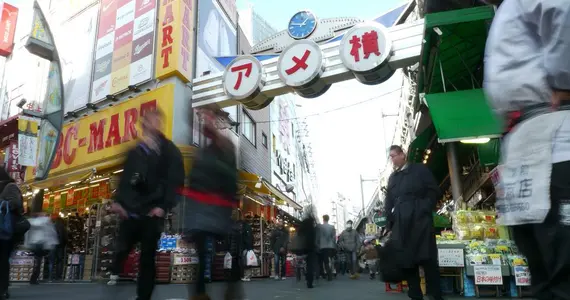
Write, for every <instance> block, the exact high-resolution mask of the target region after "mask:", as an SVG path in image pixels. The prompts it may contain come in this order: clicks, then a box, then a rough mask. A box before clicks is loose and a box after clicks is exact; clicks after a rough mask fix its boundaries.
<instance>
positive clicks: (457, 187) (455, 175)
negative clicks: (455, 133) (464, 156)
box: [445, 143, 463, 200]
mask: <svg viewBox="0 0 570 300" xmlns="http://www.w3.org/2000/svg"><path fill="white" fill-rule="evenodd" d="M445 146H446V150H447V164H448V168H449V181H450V183H451V195H452V196H453V199H454V200H457V199H459V198H460V197H461V195H462V194H463V187H462V186H461V177H460V176H461V170H460V169H459V161H458V160H457V148H456V143H448V144H446V145H445Z"/></svg>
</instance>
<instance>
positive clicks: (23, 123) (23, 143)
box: [18, 116, 39, 167]
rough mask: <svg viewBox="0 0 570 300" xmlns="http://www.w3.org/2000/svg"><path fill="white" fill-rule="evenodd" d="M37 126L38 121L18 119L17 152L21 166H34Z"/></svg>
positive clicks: (21, 117)
mask: <svg viewBox="0 0 570 300" xmlns="http://www.w3.org/2000/svg"><path fill="white" fill-rule="evenodd" d="M38 125H39V120H38V119H35V118H30V117H25V116H20V117H18V150H19V163H20V165H21V166H32V167H35V166H36V160H37V153H38Z"/></svg>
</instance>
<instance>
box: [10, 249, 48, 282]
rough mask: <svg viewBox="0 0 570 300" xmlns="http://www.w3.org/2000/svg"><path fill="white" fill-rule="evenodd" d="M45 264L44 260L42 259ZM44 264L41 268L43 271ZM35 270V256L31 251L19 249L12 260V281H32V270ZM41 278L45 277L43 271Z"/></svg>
mask: <svg viewBox="0 0 570 300" xmlns="http://www.w3.org/2000/svg"><path fill="white" fill-rule="evenodd" d="M42 264H43V260H42ZM43 269H44V268H43V266H42V267H41V269H40V270H42V271H43ZM33 270H34V257H33V256H31V253H28V252H25V251H17V253H15V254H14V256H12V258H11V260H10V281H26V282H29V281H30V277H31V276H32V272H33ZM40 278H44V276H43V272H41V273H40Z"/></svg>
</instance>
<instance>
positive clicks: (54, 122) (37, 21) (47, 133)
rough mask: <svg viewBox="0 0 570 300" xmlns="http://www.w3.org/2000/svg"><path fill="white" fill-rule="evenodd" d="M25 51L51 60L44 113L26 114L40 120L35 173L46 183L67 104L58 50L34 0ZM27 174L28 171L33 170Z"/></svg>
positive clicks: (26, 112)
mask: <svg viewBox="0 0 570 300" xmlns="http://www.w3.org/2000/svg"><path fill="white" fill-rule="evenodd" d="M26 49H27V50H28V51H29V52H30V53H32V54H34V55H37V56H39V57H41V58H44V59H47V60H48V61H50V67H49V74H48V78H47V89H46V94H45V96H44V100H43V107H42V111H41V113H38V112H35V111H29V110H26V109H24V111H23V113H24V115H30V116H32V117H36V118H39V119H40V120H41V122H40V131H39V139H40V141H39V146H38V161H37V163H36V168H35V169H34V172H35V179H37V180H43V179H46V178H47V177H48V175H49V171H50V169H51V164H52V162H53V159H54V157H55V154H56V149H57V146H58V142H59V139H60V137H61V129H62V126H63V103H65V102H64V93H63V79H62V74H61V64H60V61H59V56H58V54H57V49H56V47H55V40H54V38H53V35H52V33H51V31H50V29H49V25H48V23H47V21H46V18H45V17H44V14H43V12H42V10H41V8H40V6H39V4H38V2H37V1H34V18H33V24H32V32H31V33H30V35H29V37H28V40H27V41H26ZM26 171H27V172H29V171H30V170H26Z"/></svg>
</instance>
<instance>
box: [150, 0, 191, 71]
mask: <svg viewBox="0 0 570 300" xmlns="http://www.w3.org/2000/svg"><path fill="white" fill-rule="evenodd" d="M159 2H160V8H159V11H158V38H157V45H156V49H157V51H156V77H157V78H158V79H164V78H167V77H172V76H177V77H179V78H180V79H181V80H182V81H184V82H190V81H191V80H192V64H191V59H192V57H191V53H192V45H193V43H194V39H193V36H194V35H193V34H192V32H193V30H194V17H193V15H194V14H193V12H192V0H161V1H159Z"/></svg>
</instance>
